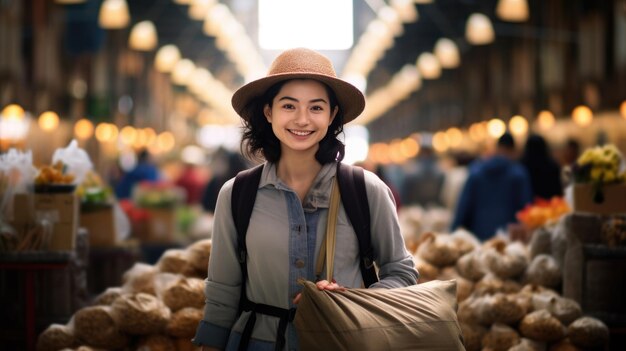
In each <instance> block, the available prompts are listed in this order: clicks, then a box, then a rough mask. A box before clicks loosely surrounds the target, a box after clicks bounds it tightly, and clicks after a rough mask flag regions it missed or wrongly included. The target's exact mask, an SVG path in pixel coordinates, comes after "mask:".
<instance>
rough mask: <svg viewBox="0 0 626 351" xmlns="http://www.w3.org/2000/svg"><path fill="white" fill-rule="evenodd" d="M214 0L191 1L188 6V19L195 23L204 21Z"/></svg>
mask: <svg viewBox="0 0 626 351" xmlns="http://www.w3.org/2000/svg"><path fill="white" fill-rule="evenodd" d="M216 2H217V1H216V0H192V1H191V3H190V6H189V17H190V18H191V19H194V20H196V21H202V20H204V17H206V14H207V13H208V12H209V10H210V9H211V7H212V6H213V5H215V3H216Z"/></svg>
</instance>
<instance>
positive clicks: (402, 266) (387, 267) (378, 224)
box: [365, 171, 418, 288]
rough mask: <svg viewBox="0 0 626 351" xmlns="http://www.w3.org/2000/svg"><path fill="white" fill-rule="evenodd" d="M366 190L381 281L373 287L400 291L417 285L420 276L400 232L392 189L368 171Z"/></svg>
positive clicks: (373, 243) (366, 172)
mask: <svg viewBox="0 0 626 351" xmlns="http://www.w3.org/2000/svg"><path fill="white" fill-rule="evenodd" d="M365 187H366V190H367V198H368V203H369V208H370V216H371V236H372V247H373V249H374V252H375V255H376V256H375V260H376V263H377V265H378V268H379V271H378V275H379V278H380V281H379V282H378V283H375V284H373V285H372V286H371V287H370V288H398V287H404V286H409V285H414V284H417V279H418V273H417V270H416V269H415V263H414V262H413V256H412V255H411V254H410V253H409V252H408V251H407V249H406V247H405V244H404V238H403V236H402V233H401V232H400V224H399V222H398V215H397V213H396V207H395V202H394V199H393V194H392V193H391V190H389V187H387V185H386V184H385V183H384V182H383V181H382V180H380V179H379V178H378V177H377V176H376V175H375V174H374V173H371V172H368V171H365Z"/></svg>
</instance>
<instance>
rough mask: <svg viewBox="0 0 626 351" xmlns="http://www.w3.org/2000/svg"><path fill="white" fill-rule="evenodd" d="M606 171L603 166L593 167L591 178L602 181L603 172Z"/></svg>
mask: <svg viewBox="0 0 626 351" xmlns="http://www.w3.org/2000/svg"><path fill="white" fill-rule="evenodd" d="M603 172H604V171H603V170H602V168H599V167H593V168H592V169H591V180H595V181H601V180H602V173H603Z"/></svg>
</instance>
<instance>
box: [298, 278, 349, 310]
mask: <svg viewBox="0 0 626 351" xmlns="http://www.w3.org/2000/svg"><path fill="white" fill-rule="evenodd" d="M315 285H316V286H317V288H318V289H319V290H329V291H345V290H346V288H345V287H343V286H341V285H339V284H337V282H336V281H335V280H334V279H333V281H332V282H329V281H328V280H320V281H318V282H317V283H315ZM301 297H302V294H300V293H298V295H296V297H294V298H293V303H294V305H297V304H298V302H300V298H301Z"/></svg>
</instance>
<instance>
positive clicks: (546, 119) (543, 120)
mask: <svg viewBox="0 0 626 351" xmlns="http://www.w3.org/2000/svg"><path fill="white" fill-rule="evenodd" d="M554 121H555V119H554V114H553V113H552V112H550V111H547V110H544V111H541V112H539V114H538V115H537V123H538V124H539V129H541V130H544V131H546V130H548V129H550V128H552V126H554Z"/></svg>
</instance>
